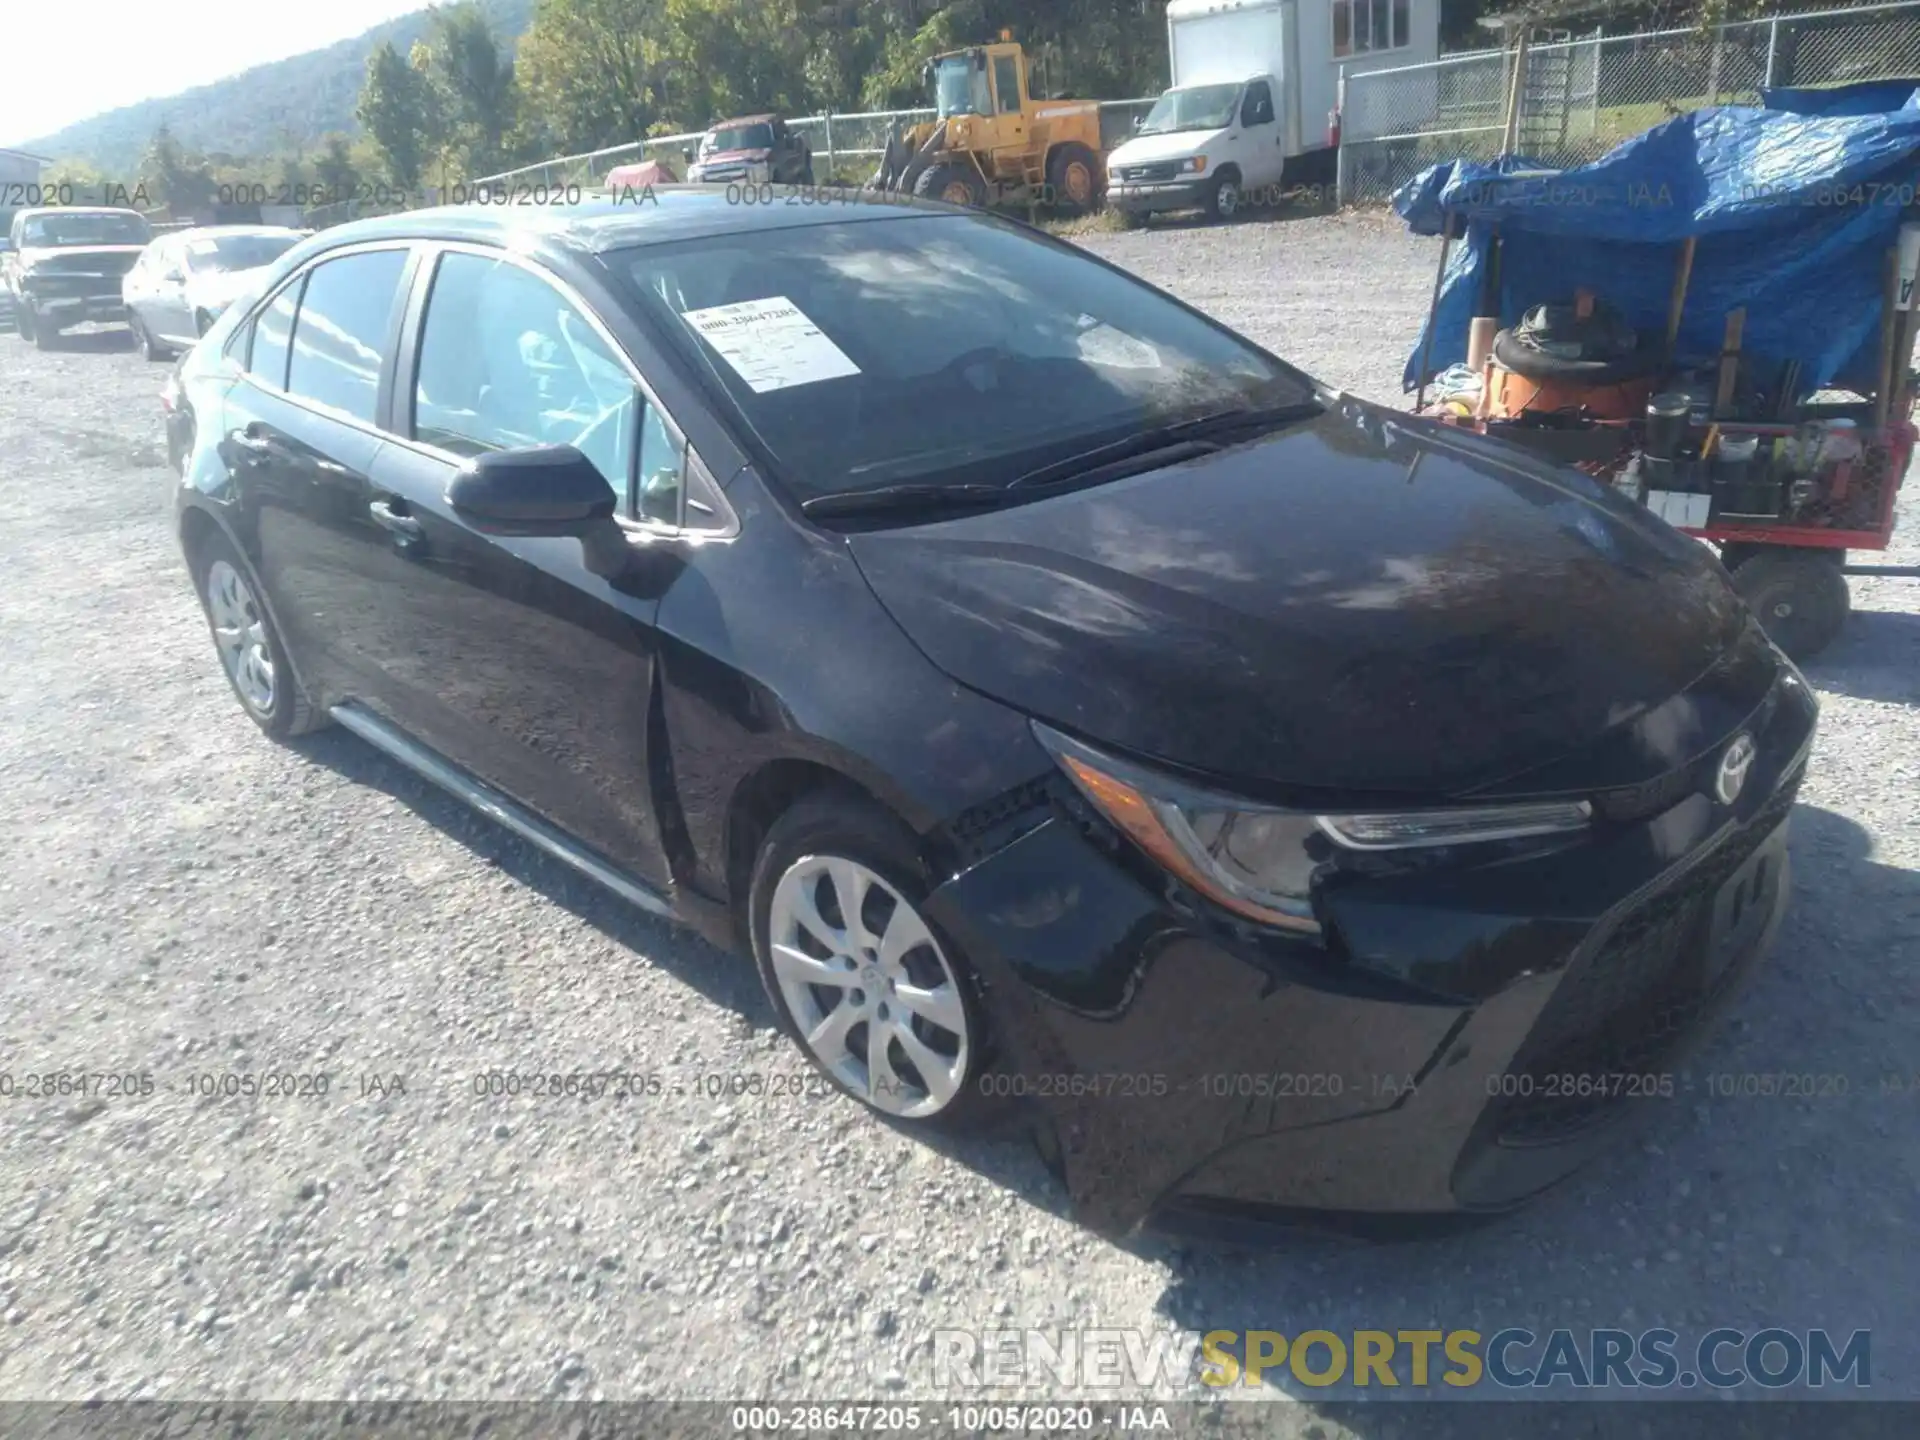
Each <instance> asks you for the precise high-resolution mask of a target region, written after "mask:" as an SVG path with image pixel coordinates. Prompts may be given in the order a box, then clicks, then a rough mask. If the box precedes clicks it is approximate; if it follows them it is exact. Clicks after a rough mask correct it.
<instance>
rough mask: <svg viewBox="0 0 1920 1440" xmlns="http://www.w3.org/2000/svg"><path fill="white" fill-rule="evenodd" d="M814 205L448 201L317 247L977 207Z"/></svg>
mask: <svg viewBox="0 0 1920 1440" xmlns="http://www.w3.org/2000/svg"><path fill="white" fill-rule="evenodd" d="M845 194H846V198H845V199H844V200H843V199H841V198H839V197H838V196H835V197H832V198H826V199H821V200H820V201H819V202H818V203H816V204H811V205H782V204H779V203H777V202H776V203H774V204H770V205H758V204H745V203H742V202H741V200H740V198H739V197H738V196H737V195H736V196H734V197H733V198H732V199H731V200H730V199H729V198H728V194H727V191H725V190H724V189H721V188H718V187H715V186H710V185H651V186H647V187H645V188H644V189H643V190H640V191H638V192H637V193H629V190H628V188H623V189H622V190H619V191H616V192H615V194H614V196H612V197H608V198H594V199H582V200H580V201H579V202H577V203H574V204H559V205H536V204H508V203H501V204H492V205H479V204H471V205H441V206H436V207H434V208H432V209H428V210H407V211H402V212H400V213H399V214H397V215H381V216H378V217H375V218H372V219H367V220H354V221H350V222H348V223H347V224H345V225H339V226H335V227H334V228H332V229H330V230H323V231H321V232H320V233H319V234H318V235H316V236H314V237H313V239H312V240H311V241H309V242H308V243H309V245H311V246H313V247H314V248H313V249H311V250H309V251H308V252H307V253H309V254H313V253H318V250H319V249H322V248H324V249H332V248H334V247H335V246H336V245H342V244H349V243H352V244H362V243H366V242H368V241H374V240H467V241H474V242H478V243H482V244H495V245H510V244H530V243H537V242H539V241H543V240H544V241H547V242H549V243H551V244H554V245H557V246H560V247H563V248H567V249H573V250H581V251H585V252H587V253H589V254H595V255H602V254H606V253H607V252H609V251H613V250H631V249H635V248H637V247H641V246H646V245H661V244H667V243H670V242H672V241H677V240H699V239H705V238H708V237H715V236H722V235H732V234H740V233H744V232H754V231H762V230H795V229H803V228H807V227H810V226H815V225H836V224H850V223H870V222H872V221H876V220H894V219H903V218H908V217H914V216H919V217H926V216H933V215H963V214H967V213H969V212H967V211H965V210H963V209H961V208H959V207H957V206H953V205H946V204H942V203H940V202H938V201H930V200H917V199H910V198H908V197H905V196H895V195H888V196H885V197H884V198H868V197H867V196H866V195H865V194H863V193H862V192H861V191H858V190H851V189H850V190H848V191H846V192H845Z"/></svg>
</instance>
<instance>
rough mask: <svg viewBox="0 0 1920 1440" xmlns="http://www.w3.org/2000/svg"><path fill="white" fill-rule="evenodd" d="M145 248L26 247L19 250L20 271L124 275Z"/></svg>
mask: <svg viewBox="0 0 1920 1440" xmlns="http://www.w3.org/2000/svg"><path fill="white" fill-rule="evenodd" d="M146 248H147V247H146V246H145V245H27V246H23V247H22V248H21V250H20V268H21V269H22V270H35V269H39V270H46V271H49V272H53V271H59V272H61V273H64V274H68V275H124V274H126V272H127V271H129V270H131V269H132V268H133V265H134V262H135V261H136V260H138V259H139V258H140V252H141V251H143V250H145V249H146Z"/></svg>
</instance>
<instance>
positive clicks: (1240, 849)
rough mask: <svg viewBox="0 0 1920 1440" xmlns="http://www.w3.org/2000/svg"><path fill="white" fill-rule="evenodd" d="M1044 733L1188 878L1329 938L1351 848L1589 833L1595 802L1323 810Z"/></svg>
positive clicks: (1109, 807)
mask: <svg viewBox="0 0 1920 1440" xmlns="http://www.w3.org/2000/svg"><path fill="white" fill-rule="evenodd" d="M1033 732H1034V735H1035V736H1036V737H1037V738H1038V739H1039V741H1040V743H1041V744H1042V745H1044V746H1045V747H1046V748H1047V750H1048V751H1049V752H1050V753H1051V754H1052V755H1053V757H1054V759H1055V760H1056V761H1058V762H1059V764H1060V768H1061V769H1063V770H1065V771H1066V772H1067V775H1068V777H1069V778H1070V779H1071V780H1072V781H1073V783H1074V785H1075V786H1076V787H1077V788H1078V789H1079V791H1080V793H1081V794H1082V795H1084V796H1085V797H1086V798H1087V801H1088V803H1090V804H1091V805H1092V806H1093V807H1094V808H1095V809H1096V810H1098V811H1099V812H1100V813H1101V814H1102V815H1104V816H1106V818H1107V819H1108V820H1110V821H1112V822H1113V823H1114V824H1115V825H1116V826H1118V827H1119V828H1120V829H1121V830H1122V831H1123V832H1124V833H1125V834H1126V835H1128V836H1129V837H1130V838H1131V839H1132V840H1133V841H1134V843H1135V844H1137V845H1139V846H1140V848H1141V849H1142V850H1144V851H1146V852H1147V854H1148V855H1150V856H1151V857H1152V858H1153V859H1154V860H1155V861H1157V862H1158V863H1159V864H1161V865H1162V866H1164V867H1165V868H1166V869H1167V870H1169V871H1171V872H1172V873H1173V874H1174V875H1175V876H1177V877H1178V878H1179V879H1181V880H1183V881H1185V882H1186V883H1187V884H1188V885H1191V886H1192V887H1193V888H1194V889H1196V890H1198V891H1199V892H1200V893H1201V894H1203V895H1205V896H1207V897H1208V898H1209V899H1210V900H1212V901H1214V902H1215V903H1216V904H1218V905H1220V906H1222V907H1223V908H1225V909H1227V910H1231V911H1233V912H1234V913H1235V914H1237V915H1243V916H1245V917H1247V918H1248V919H1251V920H1258V921H1260V922H1261V923H1262V924H1266V925H1274V926H1278V927H1280V928H1282V929H1286V930H1294V931H1299V932H1303V933H1307V934H1317V933H1318V932H1319V930H1320V924H1319V922H1318V921H1317V920H1316V919H1314V915H1313V879H1314V875H1315V872H1316V871H1318V870H1319V869H1320V868H1321V867H1322V866H1324V865H1326V864H1327V863H1328V862H1329V861H1331V860H1332V859H1333V858H1334V856H1335V855H1336V854H1337V848H1336V847H1344V848H1346V849H1349V850H1405V849H1414V848H1419V847H1425V846H1433V845H1464V844H1472V843H1476V842H1483V841H1488V840H1515V839H1521V838H1524V837H1528V836H1535V835H1549V834H1554V833H1558V832H1561V831H1569V830H1580V829H1584V828H1585V827H1586V825H1587V824H1588V823H1589V821H1590V820H1591V818H1592V813H1593V812H1592V807H1591V806H1589V805H1588V804H1587V803H1586V802H1585V801H1584V800H1579V801H1550V802H1545V803H1535V804H1523V805H1485V806H1472V807H1455V808H1451V809H1444V810H1443V809H1433V810H1407V811H1375V812H1368V813H1364V814H1350V815H1319V814H1313V813H1309V812H1307V811H1301V810H1282V809H1278V808H1275V807H1272V806H1263V805H1258V804H1254V803H1251V802H1249V801H1245V800H1237V799H1234V798H1233V797H1231V796H1226V795H1219V794H1214V793H1211V792H1208V791H1204V790H1199V789H1196V788H1194V787H1193V786H1190V785H1187V784H1185V783H1184V782H1182V781H1178V780H1174V779H1171V778H1170V777H1167V776H1164V775H1158V774H1155V773H1153V772H1151V771H1148V770H1145V769H1142V768H1141V767H1139V766H1136V765H1132V764H1129V763H1128V762H1126V761H1124V760H1119V759H1116V758H1114V757H1113V756H1111V755H1105V754H1102V753H1101V752H1100V751H1098V750H1095V749H1093V748H1092V747H1091V746H1087V745H1082V744H1081V743H1080V742H1079V741H1077V740H1073V739H1070V738H1069V737H1067V736H1065V735H1062V734H1061V733H1060V732H1059V731H1057V730H1053V729H1050V728H1049V727H1047V726H1045V725H1042V724H1039V723H1038V722H1037V721H1036V722H1035V723H1034V726H1033Z"/></svg>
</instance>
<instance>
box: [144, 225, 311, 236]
mask: <svg viewBox="0 0 1920 1440" xmlns="http://www.w3.org/2000/svg"><path fill="white" fill-rule="evenodd" d="M299 233H300V232H299V231H298V230H296V229H294V228H293V227H292V226H291V225H190V226H188V227H187V228H186V229H185V230H175V231H173V232H172V233H171V234H170V235H166V236H162V237H161V238H162V239H170V240H183V239H192V240H204V239H207V238H208V237H210V236H220V235H298V234H299Z"/></svg>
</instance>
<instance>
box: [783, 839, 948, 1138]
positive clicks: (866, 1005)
mask: <svg viewBox="0 0 1920 1440" xmlns="http://www.w3.org/2000/svg"><path fill="white" fill-rule="evenodd" d="M767 943H768V949H769V954H770V959H771V964H772V968H773V974H774V979H775V981H776V983H777V984H778V985H779V987H780V994H781V998H782V999H783V1000H785V1002H786V1006H787V1011H788V1013H789V1014H790V1015H791V1016H792V1018H793V1023H794V1027H795V1029H796V1030H797V1031H798V1032H799V1034H800V1037H801V1039H802V1040H803V1041H804V1042H805V1044H806V1046H807V1048H808V1049H809V1050H810V1051H812V1052H813V1056H814V1058H815V1060H817V1061H818V1062H819V1063H820V1065H821V1066H822V1067H823V1068H825V1069H826V1070H827V1071H828V1072H829V1073H830V1074H831V1075H833V1077H834V1078H835V1079H837V1080H838V1081H839V1082H840V1083H841V1084H842V1085H844V1086H845V1087H846V1088H847V1089H848V1090H850V1091H851V1092H853V1094H855V1095H856V1096H858V1097H859V1098H860V1099H862V1100H864V1101H866V1103H867V1104H869V1105H871V1106H873V1107H874V1109H876V1110H881V1111H884V1112H885V1113H887V1114H889V1115H897V1116H900V1117H902V1118H903V1119H924V1118H926V1117H928V1116H931V1115H935V1114H938V1113H939V1112H940V1111H941V1110H944V1109H945V1108H946V1107H947V1106H948V1105H949V1104H950V1103H952V1102H953V1101H954V1100H955V1098H956V1097H958V1096H959V1094H960V1089H961V1086H962V1085H963V1084H964V1083H965V1082H966V1078H967V1073H968V1063H969V1058H970V1056H971V1053H972V1045H971V1043H970V1040H971V1037H970V1036H969V1033H968V1022H967V1008H966V1005H965V1004H964V1003H963V1002H962V999H961V994H960V985H959V981H958V979H957V977H956V975H955V972H954V969H953V967H952V965H951V964H950V963H949V962H948V960H947V957H946V956H945V954H944V953H942V951H941V948H940V942H939V941H938V940H937V939H935V938H934V935H933V932H932V930H931V929H929V928H928V926H927V922H926V921H925V920H924V919H922V918H921V916H920V914H919V912H918V911H917V910H915V909H914V907H913V905H912V904H911V903H909V902H908V900H907V899H906V897H905V896H903V895H902V894H901V893H900V892H899V891H898V890H896V889H895V888H894V887H893V886H892V885H891V884H889V883H888V882H887V881H886V880H885V879H883V878H882V877H881V876H879V875H877V874H875V873H874V872H873V871H872V870H870V869H868V868H867V867H866V866H865V865H862V864H860V863H859V862H858V861H854V860H849V859H846V858H844V857H841V856H833V855H803V856H801V857H800V858H799V859H798V860H796V861H794V863H793V864H792V865H791V866H789V867H788V869H787V871H786V873H785V874H783V875H782V876H781V877H780V881H779V883H778V885H776V886H775V887H774V892H773V899H772V905H771V906H770V908H769V913H768V917H767Z"/></svg>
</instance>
